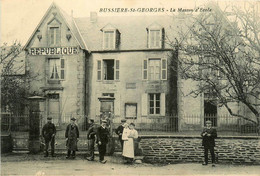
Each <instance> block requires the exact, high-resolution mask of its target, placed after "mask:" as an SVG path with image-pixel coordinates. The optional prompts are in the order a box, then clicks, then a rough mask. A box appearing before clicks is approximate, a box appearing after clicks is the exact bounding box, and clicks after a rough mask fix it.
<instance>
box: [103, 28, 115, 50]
mask: <svg viewBox="0 0 260 176" xmlns="http://www.w3.org/2000/svg"><path fill="white" fill-rule="evenodd" d="M107 32H113V36H112V40H113V41H112V43H113V46H109V43H110V42H109V41H108V47H107V48H106V45H105V43H106V41H105V36H106V33H107ZM115 48H116V30H104V31H103V49H104V50H112V49H115Z"/></svg>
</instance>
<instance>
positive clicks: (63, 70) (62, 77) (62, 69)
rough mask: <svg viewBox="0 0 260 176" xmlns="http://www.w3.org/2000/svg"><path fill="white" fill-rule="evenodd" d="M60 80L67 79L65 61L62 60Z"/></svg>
mask: <svg viewBox="0 0 260 176" xmlns="http://www.w3.org/2000/svg"><path fill="white" fill-rule="evenodd" d="M60 79H65V59H60Z"/></svg>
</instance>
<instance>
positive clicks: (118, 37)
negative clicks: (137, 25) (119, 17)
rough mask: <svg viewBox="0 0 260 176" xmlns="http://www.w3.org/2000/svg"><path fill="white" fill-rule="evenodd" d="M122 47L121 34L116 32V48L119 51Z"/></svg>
mask: <svg viewBox="0 0 260 176" xmlns="http://www.w3.org/2000/svg"><path fill="white" fill-rule="evenodd" d="M119 45H120V32H119V31H118V30H116V48H117V49H118V48H119Z"/></svg>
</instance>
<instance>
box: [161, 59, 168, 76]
mask: <svg viewBox="0 0 260 176" xmlns="http://www.w3.org/2000/svg"><path fill="white" fill-rule="evenodd" d="M161 62H162V63H161V72H162V73H161V79H162V80H167V58H162V60H161Z"/></svg>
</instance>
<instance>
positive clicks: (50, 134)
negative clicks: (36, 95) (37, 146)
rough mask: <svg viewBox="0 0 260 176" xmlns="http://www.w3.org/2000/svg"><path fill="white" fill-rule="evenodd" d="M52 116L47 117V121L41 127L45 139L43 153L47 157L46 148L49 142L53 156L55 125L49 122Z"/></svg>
mask: <svg viewBox="0 0 260 176" xmlns="http://www.w3.org/2000/svg"><path fill="white" fill-rule="evenodd" d="M51 121H52V118H51V117H48V118H47V123H46V124H45V125H44V126H43V128H42V136H43V138H44V141H45V155H44V157H48V155H49V153H48V148H49V143H51V156H52V157H54V143H55V134H56V127H55V125H54V124H53V123H52V122H51Z"/></svg>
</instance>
